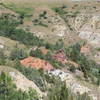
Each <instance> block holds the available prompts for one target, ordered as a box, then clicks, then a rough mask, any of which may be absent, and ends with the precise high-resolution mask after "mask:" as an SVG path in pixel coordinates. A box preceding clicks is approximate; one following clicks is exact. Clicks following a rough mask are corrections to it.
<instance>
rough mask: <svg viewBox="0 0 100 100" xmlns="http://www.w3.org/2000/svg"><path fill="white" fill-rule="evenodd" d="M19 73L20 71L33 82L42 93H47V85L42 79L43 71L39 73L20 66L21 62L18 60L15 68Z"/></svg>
mask: <svg viewBox="0 0 100 100" xmlns="http://www.w3.org/2000/svg"><path fill="white" fill-rule="evenodd" d="M12 67H14V68H16V69H17V70H18V71H20V72H21V73H22V74H23V75H25V76H26V77H27V78H28V79H29V80H31V81H33V82H34V83H35V84H36V85H37V86H38V87H39V88H40V90H42V91H45V83H44V79H43V77H42V74H41V71H38V70H36V69H33V68H26V67H24V66H22V65H20V62H19V61H18V60H16V63H15V65H14V66H12Z"/></svg>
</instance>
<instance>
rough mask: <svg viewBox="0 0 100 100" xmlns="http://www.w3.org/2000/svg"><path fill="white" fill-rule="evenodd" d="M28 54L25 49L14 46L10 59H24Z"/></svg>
mask: <svg viewBox="0 0 100 100" xmlns="http://www.w3.org/2000/svg"><path fill="white" fill-rule="evenodd" d="M27 56H28V55H27V53H26V52H25V50H23V49H19V48H14V49H13V50H12V51H11V53H10V57H9V58H10V59H11V60H16V59H19V60H21V59H24V58H26V57H27Z"/></svg>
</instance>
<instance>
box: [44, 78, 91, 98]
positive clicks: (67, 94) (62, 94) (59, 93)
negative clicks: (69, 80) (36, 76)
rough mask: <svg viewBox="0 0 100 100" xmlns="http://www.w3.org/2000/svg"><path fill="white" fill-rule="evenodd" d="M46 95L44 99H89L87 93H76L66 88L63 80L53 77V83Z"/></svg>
mask: <svg viewBox="0 0 100 100" xmlns="http://www.w3.org/2000/svg"><path fill="white" fill-rule="evenodd" d="M47 97H48V98H46V99H45V100H90V97H89V96H88V94H87V93H84V94H83V95H80V94H79V95H76V94H74V93H72V92H71V90H70V89H68V88H67V86H66V83H65V82H61V80H59V79H58V78H57V79H54V78H53V84H52V86H51V88H50V89H49V90H48V92H47Z"/></svg>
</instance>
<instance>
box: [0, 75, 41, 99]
mask: <svg viewBox="0 0 100 100" xmlns="http://www.w3.org/2000/svg"><path fill="white" fill-rule="evenodd" d="M0 99H1V100H39V98H38V96H37V93H36V91H35V90H31V89H30V90H29V92H22V91H21V90H17V88H16V86H15V85H14V84H13V82H12V80H11V77H9V75H7V74H5V73H1V75H0Z"/></svg>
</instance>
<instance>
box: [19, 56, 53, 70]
mask: <svg viewBox="0 0 100 100" xmlns="http://www.w3.org/2000/svg"><path fill="white" fill-rule="evenodd" d="M20 63H21V64H22V65H23V66H25V67H31V68H35V69H43V70H52V69H54V68H53V66H52V65H51V64H49V63H48V62H47V61H45V60H42V59H39V58H36V57H28V58H25V59H23V60H21V61H20Z"/></svg>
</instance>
